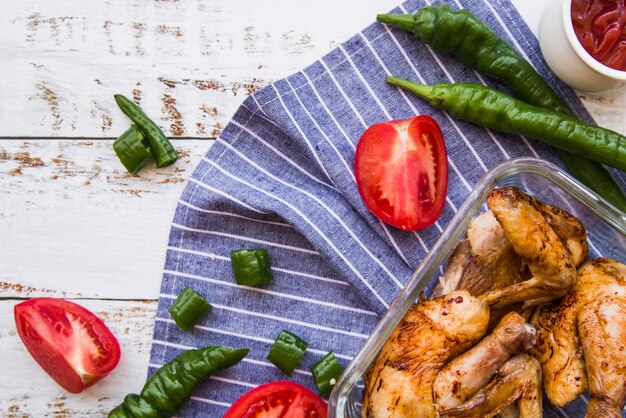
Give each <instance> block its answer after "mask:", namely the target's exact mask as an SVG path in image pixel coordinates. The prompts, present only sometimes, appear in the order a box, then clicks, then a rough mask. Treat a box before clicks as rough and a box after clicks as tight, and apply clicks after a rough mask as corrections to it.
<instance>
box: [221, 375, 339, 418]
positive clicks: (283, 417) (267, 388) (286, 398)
mask: <svg viewBox="0 0 626 418" xmlns="http://www.w3.org/2000/svg"><path fill="white" fill-rule="evenodd" d="M327 415H328V409H327V406H326V403H325V402H324V400H323V399H322V398H320V397H319V396H317V395H316V394H315V393H313V392H311V391H310V390H309V389H307V388H305V387H304V386H302V385H299V384H297V383H293V382H287V381H278V382H271V383H266V384H264V385H261V386H259V387H257V388H254V389H252V390H251V391H249V392H248V393H246V394H244V395H243V396H242V397H241V398H239V399H237V400H236V401H235V403H233V405H232V406H231V407H230V408H229V409H228V411H226V414H225V415H224V418H326V416H327Z"/></svg>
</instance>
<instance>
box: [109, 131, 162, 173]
mask: <svg viewBox="0 0 626 418" xmlns="http://www.w3.org/2000/svg"><path fill="white" fill-rule="evenodd" d="M113 150H114V151H115V154H117V157H118V158H119V159H120V161H121V162H122V165H123V166H124V167H125V168H126V170H128V172H129V173H132V174H137V173H138V172H139V170H141V168H142V167H143V166H144V165H146V163H148V162H149V161H150V160H152V159H153V158H152V153H151V152H150V149H149V148H148V147H146V145H145V137H144V136H143V134H142V133H141V131H140V130H139V128H137V126H136V125H131V126H130V128H128V129H127V130H126V132H124V133H123V134H122V135H120V136H119V137H118V138H117V139H116V140H115V142H113Z"/></svg>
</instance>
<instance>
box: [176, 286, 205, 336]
mask: <svg viewBox="0 0 626 418" xmlns="http://www.w3.org/2000/svg"><path fill="white" fill-rule="evenodd" d="M212 309H213V307H212V306H211V304H210V303H209V302H207V301H206V300H205V299H204V298H203V297H202V296H200V295H199V294H198V292H196V291H195V290H193V289H192V288H191V287H189V286H185V288H184V289H183V291H182V292H180V293H179V294H178V297H177V298H176V300H175V301H174V303H173V304H172V306H170V308H169V309H168V311H169V312H170V315H172V318H174V322H176V324H177V325H178V326H179V327H180V328H181V329H182V330H183V331H189V330H190V329H192V328H193V326H194V325H195V324H196V323H197V322H198V321H199V320H200V318H202V317H203V316H204V315H206V314H208V313H209V312H211V310H212Z"/></svg>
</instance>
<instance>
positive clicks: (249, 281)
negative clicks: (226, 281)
mask: <svg viewBox="0 0 626 418" xmlns="http://www.w3.org/2000/svg"><path fill="white" fill-rule="evenodd" d="M230 261H231V263H232V265H233V274H234V275H235V281H236V282H237V284H239V285H245V286H257V285H260V284H264V283H269V282H271V281H272V271H271V269H270V257H269V255H268V253H267V250H262V249H261V250H235V251H231V253H230Z"/></svg>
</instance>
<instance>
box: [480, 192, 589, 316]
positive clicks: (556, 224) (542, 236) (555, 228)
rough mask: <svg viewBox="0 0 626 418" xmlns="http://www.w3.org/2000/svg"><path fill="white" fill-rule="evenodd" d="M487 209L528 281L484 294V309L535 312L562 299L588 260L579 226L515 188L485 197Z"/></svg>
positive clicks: (581, 228)
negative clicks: (520, 306)
mask: <svg viewBox="0 0 626 418" xmlns="http://www.w3.org/2000/svg"><path fill="white" fill-rule="evenodd" d="M487 204H488V206H489V208H490V209H491V211H492V212H493V214H494V216H495V218H496V219H497V220H498V222H499V223H500V225H501V226H502V229H503V231H504V233H505V234H506V236H507V238H508V239H509V241H510V243H511V244H512V246H513V248H514V249H515V252H516V253H517V254H518V255H519V256H520V257H521V258H522V260H524V261H525V262H526V263H527V264H528V267H529V269H530V271H531V273H532V278H530V279H528V280H526V281H523V282H519V283H515V284H513V285H511V286H507V287H505V288H502V289H497V290H493V291H490V292H488V293H487V294H485V299H486V300H487V301H488V303H489V305H492V306H502V305H508V304H511V303H516V302H524V305H525V306H534V305H538V304H540V303H545V302H548V301H550V300H553V299H557V298H559V297H561V296H563V295H565V294H566V293H567V292H568V291H569V289H570V288H571V286H572V285H573V284H574V282H575V280H576V265H577V264H578V263H580V262H581V261H582V260H583V259H584V257H586V255H587V240H586V231H585V228H584V226H583V225H582V224H581V223H580V222H579V221H578V220H577V219H576V218H574V217H573V216H571V215H569V214H568V213H567V212H565V211H563V210H560V209H558V208H555V207H553V206H550V205H545V204H543V203H541V202H539V201H538V200H537V199H535V198H533V197H531V196H529V195H527V194H525V193H523V192H522V191H520V190H518V189H516V188H514V187H504V188H501V189H496V190H493V191H492V192H491V193H489V196H488V198H487Z"/></svg>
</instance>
